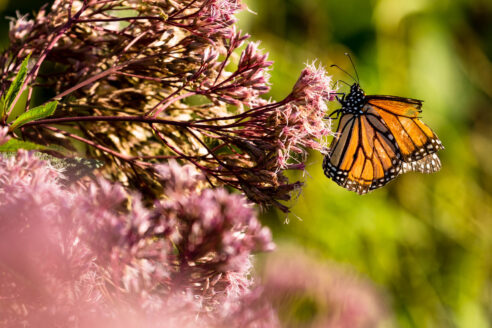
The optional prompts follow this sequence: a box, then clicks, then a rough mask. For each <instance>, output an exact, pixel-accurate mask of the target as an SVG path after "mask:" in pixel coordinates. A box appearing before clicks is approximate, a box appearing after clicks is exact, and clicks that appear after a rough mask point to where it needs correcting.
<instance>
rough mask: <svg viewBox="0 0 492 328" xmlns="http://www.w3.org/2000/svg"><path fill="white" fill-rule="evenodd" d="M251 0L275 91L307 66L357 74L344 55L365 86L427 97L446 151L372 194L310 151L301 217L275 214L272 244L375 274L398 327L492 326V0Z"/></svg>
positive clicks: (298, 206) (251, 26) (253, 30)
mask: <svg viewBox="0 0 492 328" xmlns="http://www.w3.org/2000/svg"><path fill="white" fill-rule="evenodd" d="M247 4H248V6H249V8H250V9H251V10H252V11H254V12H256V13H257V14H256V15H254V14H251V13H243V14H242V15H241V16H240V24H241V26H242V28H243V29H244V30H245V31H247V32H248V33H250V34H251V35H252V37H253V39H255V40H261V41H262V47H263V48H264V49H265V51H268V52H270V58H271V59H272V60H274V62H275V64H274V67H273V70H272V72H271V74H272V80H271V81H272V92H271V95H272V96H273V97H274V98H276V99H282V97H284V96H285V95H287V94H288V93H289V91H290V90H291V88H292V85H293V84H294V83H295V81H296V79H297V77H298V76H299V72H300V71H301V70H302V68H303V67H304V64H305V63H306V62H311V61H312V60H315V59H317V60H318V62H320V63H322V64H324V65H325V66H326V67H328V66H329V65H330V64H333V63H336V64H338V65H340V66H342V67H344V68H346V69H347V70H348V71H349V72H351V70H352V68H351V66H350V63H349V62H348V60H347V58H346V57H345V56H344V53H345V52H349V53H351V54H352V56H353V58H354V60H355V63H356V65H357V70H358V73H359V76H360V78H361V84H362V87H363V88H364V89H365V91H366V93H368V94H390V95H399V96H404V97H411V98H417V99H423V100H424V107H423V120H424V121H425V122H426V123H427V124H428V125H429V126H431V127H432V129H433V130H434V131H435V132H436V133H437V135H438V136H439V137H440V139H441V140H442V142H443V144H444V146H445V147H446V149H445V150H443V151H441V152H440V153H439V156H440V158H441V160H442V165H443V168H442V170H441V171H440V172H439V173H437V174H431V175H424V174H419V173H408V174H405V175H402V176H400V177H399V178H397V179H396V181H395V182H393V183H390V184H389V185H388V186H387V187H385V188H382V189H381V190H376V191H374V192H372V193H370V194H368V195H364V196H359V195H356V194H355V193H353V192H349V191H346V190H344V189H343V188H340V187H339V186H337V185H336V184H335V183H334V182H332V181H330V180H328V179H327V178H325V177H324V175H323V171H322V169H321V162H322V157H321V155H319V154H312V156H311V157H310V159H309V160H308V163H309V164H308V165H309V166H308V168H307V170H308V175H306V177H305V183H306V186H305V188H304V190H303V192H302V193H301V195H300V196H299V198H298V199H297V201H295V202H294V206H293V208H292V211H293V214H295V215H297V216H298V217H299V218H301V220H299V219H297V218H296V217H295V215H291V216H290V217H289V219H288V221H289V224H284V221H285V215H283V214H281V213H269V215H267V216H266V220H267V222H269V223H270V225H271V226H272V228H273V229H274V239H275V240H276V241H277V242H278V243H280V245H282V241H284V242H288V243H292V242H294V243H296V244H298V247H299V248H303V249H306V250H309V251H310V252H313V251H314V252H315V253H317V254H318V255H319V257H320V258H325V259H329V260H335V261H337V262H339V263H342V264H344V265H348V266H350V267H352V268H354V270H356V271H358V272H359V273H361V274H362V275H365V276H366V277H368V278H370V279H371V280H372V281H373V282H374V283H375V284H376V285H378V286H379V287H381V288H382V289H383V290H384V291H386V293H387V294H388V295H389V298H390V304H391V305H390V306H391V307H392V310H393V312H394V316H395V321H396V324H397V325H398V326H400V327H489V326H491V325H492V280H491V275H492V267H491V266H492V197H491V196H492V194H491V191H492V179H491V175H492V138H491V137H492V101H491V97H492V64H491V59H492V1H490V0H487V1H486V0H461V1H460V0H454V1H451V0H447V1H446V0H412V1H409V0H372V1H367V0H350V1H339V0H268V1H266V0H248V1H247ZM330 73H331V74H333V75H334V77H335V79H338V78H340V79H344V80H345V81H347V82H350V83H351V80H350V78H348V77H347V76H346V75H344V74H343V73H340V72H339V71H337V70H336V69H334V70H330ZM342 91H343V89H342Z"/></svg>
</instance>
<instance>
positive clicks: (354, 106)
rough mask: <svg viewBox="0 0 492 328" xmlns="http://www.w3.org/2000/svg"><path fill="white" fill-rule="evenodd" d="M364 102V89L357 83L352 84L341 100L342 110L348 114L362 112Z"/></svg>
mask: <svg viewBox="0 0 492 328" xmlns="http://www.w3.org/2000/svg"><path fill="white" fill-rule="evenodd" d="M365 103H366V95H365V93H364V90H362V88H361V87H360V85H359V84H358V83H354V84H352V86H351V87H350V93H349V94H348V95H347V96H346V97H345V99H344V100H343V102H342V106H343V108H342V111H343V112H344V113H350V114H362V108H363V107H364V105H365Z"/></svg>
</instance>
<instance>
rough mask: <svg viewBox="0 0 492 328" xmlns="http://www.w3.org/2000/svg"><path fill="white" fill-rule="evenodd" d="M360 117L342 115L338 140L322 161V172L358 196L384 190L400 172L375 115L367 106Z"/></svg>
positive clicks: (394, 149)
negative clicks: (379, 189) (380, 189)
mask: <svg viewBox="0 0 492 328" xmlns="http://www.w3.org/2000/svg"><path fill="white" fill-rule="evenodd" d="M364 113H365V114H364V115H358V116H354V115H353V114H344V115H342V117H341V118H340V122H339V124H338V128H337V135H338V137H337V138H336V139H334V140H333V142H332V144H331V146H330V154H329V155H327V156H325V158H324V160H323V169H324V172H325V174H326V176H328V177H329V178H331V179H332V180H334V181H335V182H336V183H337V184H339V185H340V186H342V187H344V188H346V189H348V190H352V191H355V192H357V193H359V194H364V193H367V192H368V191H370V190H373V189H376V188H379V187H382V186H384V185H385V184H386V183H388V182H389V181H391V180H393V179H394V178H396V176H397V175H398V174H399V173H400V170H401V160H400V156H401V155H400V150H399V148H398V144H397V143H396V142H395V141H394V138H393V136H392V134H391V131H390V130H389V129H388V127H387V126H385V125H384V124H383V122H382V118H381V116H380V115H379V114H378V112H377V111H376V110H375V109H373V108H371V107H370V106H369V107H367V105H366V106H365V107H364Z"/></svg>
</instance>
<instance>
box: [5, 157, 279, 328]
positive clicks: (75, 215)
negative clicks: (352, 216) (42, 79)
mask: <svg viewBox="0 0 492 328" xmlns="http://www.w3.org/2000/svg"><path fill="white" fill-rule="evenodd" d="M158 171H159V172H160V173H161V181H162V183H163V184H164V185H165V186H166V187H165V189H166V194H169V195H171V196H172V197H169V198H168V199H165V200H161V201H158V202H157V203H156V206H155V208H154V209H147V208H145V207H144V206H143V204H142V202H141V201H140V197H139V196H138V195H137V194H130V193H128V192H127V191H126V190H125V189H124V188H122V187H121V186H120V185H117V184H111V183H109V182H107V181H105V180H103V179H99V180H98V181H97V182H87V183H85V185H84V184H78V185H76V186H73V187H72V188H71V189H69V190H66V189H64V188H63V187H62V186H61V185H60V184H59V179H60V177H61V175H60V173H59V172H58V171H56V170H55V169H53V168H52V167H50V166H49V165H48V164H47V163H45V162H43V161H41V160H39V159H37V158H36V157H34V156H33V155H30V154H28V153H27V152H20V153H19V154H18V155H17V156H16V157H12V158H9V159H7V158H4V157H0V227H1V228H0V263H1V266H0V277H1V278H0V325H1V326H2V327H18V326H23V327H66V326H70V327H89V326H90V327H94V326H95V327H113V326H114V327H137V326H138V327H178V326H179V327H229V326H230V324H231V322H237V320H238V318H240V317H243V318H244V320H243V321H241V322H240V326H242V327H271V326H275V325H276V317H275V314H274V312H273V310H272V308H271V307H270V306H269V305H268V304H266V303H261V301H260V297H261V294H260V293H259V291H260V290H259V289H256V287H254V285H253V281H252V278H251V276H250V269H251V253H252V252H257V251H268V250H271V249H272V248H273V244H272V241H271V236H270V232H269V231H268V230H267V229H266V228H263V227H261V225H260V223H259V222H258V220H257V218H256V215H255V212H254V211H253V209H252V208H251V207H250V205H249V204H248V203H247V202H246V201H245V199H244V198H242V197H240V196H237V195H231V194H229V193H227V192H226V191H225V190H222V189H215V190H210V189H205V190H201V189H200V188H199V184H200V183H201V181H202V180H203V179H204V178H203V176H202V175H201V174H200V173H198V172H196V170H195V169H194V168H193V167H192V166H185V167H180V166H179V165H177V164H176V163H174V162H171V163H170V164H169V165H163V166H161V167H160V168H159V169H158ZM253 302H254V304H255V306H256V307H251V306H249V305H250V304H252V303H253Z"/></svg>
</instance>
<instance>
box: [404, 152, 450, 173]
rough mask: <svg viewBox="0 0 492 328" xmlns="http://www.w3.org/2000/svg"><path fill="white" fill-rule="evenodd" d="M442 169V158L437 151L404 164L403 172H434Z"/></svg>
mask: <svg viewBox="0 0 492 328" xmlns="http://www.w3.org/2000/svg"><path fill="white" fill-rule="evenodd" d="M440 169H441V160H440V159H439V157H438V156H437V154H436V153H434V154H430V155H427V156H426V157H424V158H422V159H420V160H417V161H413V162H407V163H403V164H402V173H406V172H420V173H434V172H437V171H439V170H440Z"/></svg>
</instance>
